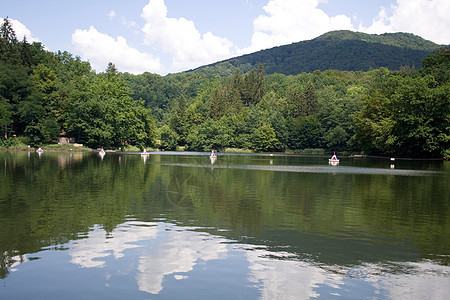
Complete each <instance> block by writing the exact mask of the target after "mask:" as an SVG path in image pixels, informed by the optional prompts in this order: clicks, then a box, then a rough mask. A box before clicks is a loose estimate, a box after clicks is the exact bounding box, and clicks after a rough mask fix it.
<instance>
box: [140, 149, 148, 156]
mask: <svg viewBox="0 0 450 300" xmlns="http://www.w3.org/2000/svg"><path fill="white" fill-rule="evenodd" d="M141 155H150V153H148V152H147V150H145V149H144V151H142V152H141Z"/></svg>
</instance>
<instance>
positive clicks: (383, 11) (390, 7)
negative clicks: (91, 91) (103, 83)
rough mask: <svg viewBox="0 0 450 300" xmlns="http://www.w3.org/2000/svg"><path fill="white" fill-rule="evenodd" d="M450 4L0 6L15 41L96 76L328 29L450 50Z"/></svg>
mask: <svg viewBox="0 0 450 300" xmlns="http://www.w3.org/2000/svg"><path fill="white" fill-rule="evenodd" d="M449 16H450V0H226V1H225V0H77V1H62V0H40V1H36V0H14V1H11V0H0V17H1V18H6V17H7V18H8V19H9V20H10V21H11V23H12V24H13V28H14V30H15V32H16V35H17V38H18V39H19V40H22V39H23V36H26V38H27V40H28V41H29V42H34V41H37V42H41V43H42V44H43V45H44V46H45V48H46V50H48V51H51V52H56V51H59V50H60V51H68V52H70V53H72V54H73V55H74V56H79V57H81V59H83V60H85V61H89V62H90V64H91V66H92V68H93V69H94V70H96V71H97V72H103V71H105V70H106V68H107V65H108V63H109V62H112V63H114V64H115V65H116V67H117V69H118V70H119V71H120V72H129V73H133V74H142V73H144V72H150V73H156V74H160V75H166V74H169V73H177V72H181V71H186V70H189V69H193V68H197V67H200V66H203V65H207V64H210V63H214V62H217V61H221V60H224V59H228V58H231V57H236V56H240V55H243V54H247V53H252V52H255V51H258V50H262V49H268V48H272V47H275V46H281V45H286V44H291V43H295V42H300V41H304V40H310V39H313V38H316V37H318V36H320V35H322V34H324V33H326V32H329V31H332V30H352V31H360V32H366V33H375V34H382V33H386V32H409V33H413V34H416V35H419V36H421V37H423V38H425V39H427V40H430V41H433V42H435V43H437V44H445V45H448V44H450V17H449Z"/></svg>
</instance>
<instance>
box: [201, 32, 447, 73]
mask: <svg viewBox="0 0 450 300" xmlns="http://www.w3.org/2000/svg"><path fill="white" fill-rule="evenodd" d="M439 48H442V46H440V45H436V44H434V43H432V42H430V41H426V40H424V39H422V38H420V37H418V36H415V35H413V34H408V33H386V34H382V35H375V34H373V35H371V34H365V33H359V32H351V31H333V32H329V33H326V34H324V35H322V36H320V37H317V38H315V39H313V40H310V41H303V42H298V43H293V44H290V45H285V46H280V47H275V48H271V49H267V50H261V51H258V52H255V53H251V54H247V55H243V56H240V57H236V58H232V59H228V60H226V61H223V62H218V63H214V64H211V65H208V66H205V67H201V68H198V69H196V70H194V71H196V72H205V73H207V74H217V75H225V76H227V75H230V74H232V73H233V72H234V70H235V69H236V68H240V69H241V70H244V72H246V71H247V70H248V69H249V67H248V66H250V69H253V68H255V67H256V66H257V65H259V64H262V65H263V66H264V69H265V72H266V73H267V74H273V73H280V74H286V75H295V74H300V73H302V72H313V71H315V70H328V69H333V70H347V71H368V70H370V69H378V68H380V67H385V68H388V69H390V70H398V69H400V68H401V67H402V66H410V67H413V66H415V67H416V68H420V67H421V66H422V60H423V59H424V57H425V56H427V55H429V54H432V53H434V52H435V51H436V50H438V49H439ZM226 69H229V71H226Z"/></svg>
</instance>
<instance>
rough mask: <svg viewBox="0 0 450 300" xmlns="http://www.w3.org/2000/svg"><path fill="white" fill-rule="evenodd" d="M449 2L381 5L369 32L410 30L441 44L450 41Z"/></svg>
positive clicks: (401, 1)
mask: <svg viewBox="0 0 450 300" xmlns="http://www.w3.org/2000/svg"><path fill="white" fill-rule="evenodd" d="M449 16H450V1H448V0H397V2H396V5H392V6H391V7H390V8H389V9H388V8H382V9H381V10H380V12H379V14H378V16H377V17H376V18H375V19H374V20H373V22H372V25H371V26H369V27H367V28H364V27H361V28H360V30H361V31H365V32H368V33H385V32H410V33H414V34H416V35H419V36H421V37H423V38H425V39H428V40H431V41H433V42H435V43H439V44H450V34H449V31H450V17H449Z"/></svg>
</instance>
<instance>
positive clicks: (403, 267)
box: [0, 152, 450, 299]
mask: <svg viewBox="0 0 450 300" xmlns="http://www.w3.org/2000/svg"><path fill="white" fill-rule="evenodd" d="M0 166H1V169H0V191H1V192H0V257H1V260H0V263H1V269H0V278H1V283H2V286H1V287H0V298H2V299H3V298H4V299H30V298H32V299H61V298H64V299H82V298H95V299H211V298H215V299H314V298H318V299H341V298H342V299H424V298H427V299H446V298H447V295H448V294H450V267H449V262H450V239H449V238H448V236H449V235H450V188H449V182H450V180H449V179H450V165H449V163H448V162H442V161H396V162H395V163H394V164H392V163H391V162H390V161H387V160H382V159H367V158H345V157H341V162H340V164H339V165H338V166H330V165H328V157H318V156H314V157H311V156H287V155H274V156H269V155H248V154H245V155H224V154H220V153H219V156H218V158H217V159H216V160H215V161H210V158H209V156H208V155H207V154H205V153H171V152H169V153H154V154H151V155H150V156H148V157H147V156H146V157H141V156H140V155H139V154H138V153H107V154H106V155H105V156H104V157H103V158H101V157H100V156H99V155H97V154H96V153H51V152H44V153H42V154H41V155H38V154H37V153H27V152H1V153H0Z"/></svg>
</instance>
